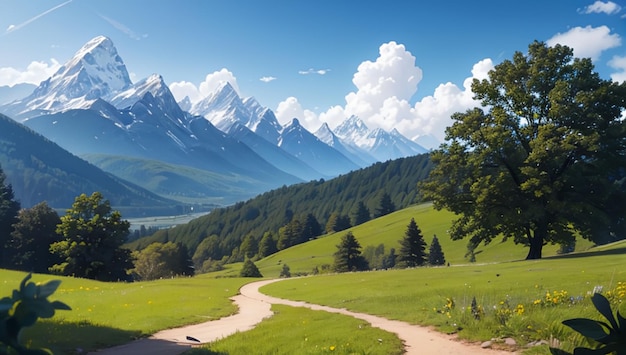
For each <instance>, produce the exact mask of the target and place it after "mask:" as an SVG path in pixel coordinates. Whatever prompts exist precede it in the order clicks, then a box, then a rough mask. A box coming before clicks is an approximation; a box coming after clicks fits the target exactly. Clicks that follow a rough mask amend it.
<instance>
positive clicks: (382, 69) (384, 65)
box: [345, 42, 422, 127]
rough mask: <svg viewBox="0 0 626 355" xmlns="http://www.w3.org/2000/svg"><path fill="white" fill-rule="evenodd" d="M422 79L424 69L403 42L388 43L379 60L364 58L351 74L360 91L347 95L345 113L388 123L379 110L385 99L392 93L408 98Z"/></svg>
mask: <svg viewBox="0 0 626 355" xmlns="http://www.w3.org/2000/svg"><path fill="white" fill-rule="evenodd" d="M421 80H422V70H421V69H420V68H419V67H416V66H415V57H414V56H413V55H412V54H411V53H410V52H409V51H407V50H406V49H405V47H404V45H402V44H397V43H396V42H389V43H385V44H383V45H381V46H380V48H379V56H378V58H376V61H374V62H372V61H369V60H368V61H365V62H363V63H361V64H360V65H359V67H358V68H357V72H356V73H355V74H354V76H353V78H352V82H353V83H354V85H355V86H356V88H357V91H356V92H351V93H349V94H348V95H346V107H345V111H346V114H347V115H356V116H359V117H361V119H363V120H364V121H365V123H366V124H367V125H369V126H374V127H378V126H379V124H380V125H382V126H387V125H388V124H389V123H388V122H389V120H388V119H387V116H385V115H381V112H380V109H381V108H382V107H383V105H384V103H385V101H386V100H387V99H389V98H391V97H395V98H396V102H401V101H402V100H407V101H408V100H409V99H410V98H411V97H412V96H413V94H415V92H416V91H417V84H418V83H419V82H420V81H421ZM387 105H388V103H387ZM386 113H388V112H386ZM386 119H387V123H385V120H386ZM377 121H379V122H377Z"/></svg>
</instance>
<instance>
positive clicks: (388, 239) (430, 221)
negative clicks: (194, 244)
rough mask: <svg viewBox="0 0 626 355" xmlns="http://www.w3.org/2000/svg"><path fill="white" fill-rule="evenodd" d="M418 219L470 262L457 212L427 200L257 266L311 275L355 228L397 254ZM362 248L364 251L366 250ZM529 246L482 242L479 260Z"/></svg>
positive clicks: (451, 257) (509, 255) (450, 257)
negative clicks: (457, 231) (456, 229)
mask: <svg viewBox="0 0 626 355" xmlns="http://www.w3.org/2000/svg"><path fill="white" fill-rule="evenodd" d="M411 218H415V222H416V223H417V225H418V227H419V228H420V230H421V231H422V235H423V236H424V239H425V240H426V243H427V244H428V246H430V243H431V242H432V238H433V235H437V237H438V238H439V242H440V244H441V247H442V249H443V252H444V254H445V257H446V261H447V262H449V263H450V264H451V265H453V266H456V265H459V264H469V262H468V259H467V258H466V257H465V254H466V253H467V240H457V241H454V240H452V239H450V236H449V235H448V233H447V230H448V228H449V227H450V225H451V222H452V220H453V219H454V214H452V213H451V212H448V211H437V210H435V209H434V208H433V207H432V204H430V203H425V204H420V205H413V206H410V207H407V208H405V209H402V210H399V211H396V212H394V213H391V214H389V215H386V216H383V217H380V218H376V219H374V220H371V221H369V222H367V223H364V224H362V225H359V226H356V227H352V228H350V229H348V230H345V231H341V232H338V233H333V234H329V235H326V236H324V237H321V238H318V239H315V240H312V241H309V242H307V243H304V244H300V245H296V246H293V247H291V248H288V249H285V250H281V251H279V252H277V253H276V254H273V255H270V256H268V257H266V258H263V259H261V260H259V261H257V262H256V265H257V267H258V268H259V270H260V271H261V273H262V274H263V276H266V277H278V276H279V275H280V271H281V269H282V265H283V264H287V265H288V266H289V268H290V270H291V273H292V275H293V274H296V273H308V274H310V273H311V272H312V270H313V268H315V267H317V268H318V269H322V266H323V265H332V263H333V254H334V253H335V251H336V250H337V248H336V245H337V244H339V240H340V239H341V237H342V236H343V235H344V234H345V233H347V232H348V231H351V232H352V233H353V234H354V236H355V237H356V239H357V240H358V241H359V243H360V244H361V246H362V248H363V249H365V248H366V247H367V246H372V247H376V246H378V245H379V244H381V243H382V244H384V246H385V252H388V251H389V249H390V248H395V249H396V253H397V251H398V250H399V248H400V244H399V240H400V239H402V237H403V236H404V232H405V231H406V228H407V225H408V224H409V222H410V221H411ZM592 246H593V243H591V242H589V241H588V240H584V239H579V240H578V241H577V244H576V251H583V250H587V249H589V248H590V247H592ZM363 249H362V250H363ZM558 249H559V245H546V246H545V247H544V256H545V257H549V256H554V255H557V251H558ZM526 254H527V249H526V248H525V247H523V246H522V245H515V244H514V243H513V242H512V241H510V240H509V241H506V242H502V241H501V240H499V239H495V240H494V241H493V242H491V243H490V244H488V245H483V244H481V245H480V246H479V247H478V248H477V249H476V250H475V255H476V263H477V264H485V263H489V264H491V263H497V262H506V261H514V260H523V259H524V258H525V256H526ZM239 268H240V264H232V265H227V269H226V270H223V271H221V272H220V274H221V275H223V276H232V275H236V274H237V273H238V272H239Z"/></svg>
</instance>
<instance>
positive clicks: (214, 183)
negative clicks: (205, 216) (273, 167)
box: [82, 154, 264, 206]
mask: <svg viewBox="0 0 626 355" xmlns="http://www.w3.org/2000/svg"><path fill="white" fill-rule="evenodd" d="M82 158H84V159H86V160H87V161H89V162H90V163H92V164H94V165H95V166H97V167H99V168H100V169H102V170H104V171H106V172H108V173H111V174H113V175H115V176H119V177H121V178H122V179H124V180H127V181H130V182H132V183H135V184H137V185H141V186H142V187H144V188H146V189H148V190H150V191H152V192H154V193H156V194H158V195H160V196H163V197H166V198H170V199H173V200H177V201H181V202H186V203H200V204H205V203H210V204H217V205H221V206H225V205H231V204H233V203H235V202H237V201H242V200H246V199H249V198H250V197H251V192H252V191H255V190H256V193H257V194H259V193H261V192H263V191H264V190H260V189H259V186H258V183H257V181H256V180H253V179H250V178H246V177H245V176H240V175H239V176H238V175H233V174H229V175H226V174H218V173H213V172H209V171H206V170H201V169H195V168H192V167H189V166H183V165H173V164H168V163H165V162H162V161H158V160H149V159H141V158H132V157H121V156H113V155H103V154H87V155H83V156H82Z"/></svg>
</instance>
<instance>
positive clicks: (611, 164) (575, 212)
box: [420, 42, 626, 259]
mask: <svg viewBox="0 0 626 355" xmlns="http://www.w3.org/2000/svg"><path fill="white" fill-rule="evenodd" d="M472 91H473V92H474V94H475V99H477V100H479V101H480V102H481V105H482V107H483V108H475V109H471V110H468V111H467V112H465V113H455V114H454V115H453V116H452V119H453V120H454V123H453V124H452V126H451V127H449V128H448V129H447V130H446V143H445V144H444V145H442V146H441V148H440V149H438V150H436V151H435V152H433V154H432V159H433V163H434V164H435V168H434V170H433V171H432V172H431V174H430V177H429V179H428V180H427V181H426V182H425V183H423V184H421V186H420V188H421V190H422V192H423V193H424V195H425V197H426V198H429V199H432V200H433V201H434V205H435V207H436V208H438V209H442V208H447V209H449V210H451V211H453V212H455V213H457V214H458V215H459V216H460V217H459V218H458V219H456V220H455V221H454V222H453V225H452V228H451V229H450V233H451V236H452V238H453V239H455V240H456V239H461V238H464V237H469V238H470V242H469V243H470V245H478V244H479V243H480V242H484V243H489V242H490V241H491V240H492V239H494V238H496V237H498V236H503V237H504V239H507V238H513V240H514V242H515V243H519V244H523V245H525V246H528V247H529V251H528V255H527V259H538V258H541V254H542V247H543V245H545V244H546V243H564V242H569V241H571V240H573V239H574V238H575V236H576V235H578V234H579V235H580V236H582V237H584V238H587V239H590V240H593V241H598V242H602V241H608V240H611V239H615V238H619V237H624V228H625V224H626V223H625V216H626V211H625V206H626V204H624V203H623V201H624V197H625V195H626V194H625V185H624V177H625V176H626V171H625V168H626V131H625V123H624V120H623V118H620V115H622V114H623V110H624V109H625V108H626V83H621V84H619V83H616V82H612V81H607V80H603V79H601V78H600V77H599V75H598V74H597V73H596V72H594V68H593V64H592V63H591V60H590V59H579V58H574V57H573V52H572V50H571V49H570V48H568V47H565V46H560V45H557V46H555V47H548V46H546V45H545V44H544V43H541V42H534V43H532V44H531V45H530V46H529V48H528V52H527V53H521V52H516V53H515V54H514V55H513V59H512V60H505V61H503V62H502V63H501V64H499V65H497V66H496V67H495V69H493V70H492V71H490V72H489V77H488V79H484V80H482V81H479V80H476V79H475V80H474V82H473V84H472Z"/></svg>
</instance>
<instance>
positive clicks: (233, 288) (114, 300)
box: [0, 270, 249, 354]
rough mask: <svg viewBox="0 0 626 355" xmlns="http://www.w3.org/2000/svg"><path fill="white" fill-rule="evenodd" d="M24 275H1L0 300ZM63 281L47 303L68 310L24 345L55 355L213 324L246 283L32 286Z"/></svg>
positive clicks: (203, 279)
mask: <svg viewBox="0 0 626 355" xmlns="http://www.w3.org/2000/svg"><path fill="white" fill-rule="evenodd" d="M25 275H26V274H25V273H23V272H14V271H7V270H0V279H1V280H2V281H0V285H1V287H0V290H1V291H0V295H1V297H4V296H9V295H10V292H11V290H13V289H17V288H19V284H20V282H21V280H22V279H23V278H24V276H25ZM50 279H59V280H62V282H61V285H60V286H59V288H58V289H57V291H56V292H55V293H54V294H53V295H52V296H50V300H60V301H62V302H64V303H66V304H67V305H68V306H70V307H71V308H72V310H71V311H57V312H56V314H55V316H54V317H53V318H51V319H50V320H44V321H40V322H37V324H36V325H35V326H33V327H32V328H29V329H27V330H26V331H25V334H24V340H25V341H26V342H27V343H29V344H32V346H35V347H46V348H49V349H51V350H53V351H54V352H55V354H56V353H74V352H76V349H82V350H83V351H89V350H95V349H97V348H101V347H107V346H112V345H117V344H123V343H126V342H129V341H131V340H133V339H136V338H139V337H145V336H148V335H150V334H153V333H155V332H157V331H159V330H163V329H168V328H174V327H179V326H182V325H186V324H191V323H200V322H205V321H207V320H212V319H217V318H220V317H223V316H227V315H230V314H233V313H235V312H237V307H236V306H234V305H233V304H232V302H231V301H230V300H229V297H231V296H233V295H236V294H237V293H238V291H239V288H240V287H241V285H243V284H244V283H246V282H248V281H249V279H240V278H239V279H237V278H228V279H226V278H222V279H215V278H213V277H210V276H208V275H199V276H196V277H193V278H175V279H168V280H158V281H151V282H136V283H107V282H99V281H93V280H87V279H79V278H71V277H61V276H55V275H37V274H35V275H33V279H32V281H34V282H43V281H47V280H50Z"/></svg>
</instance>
